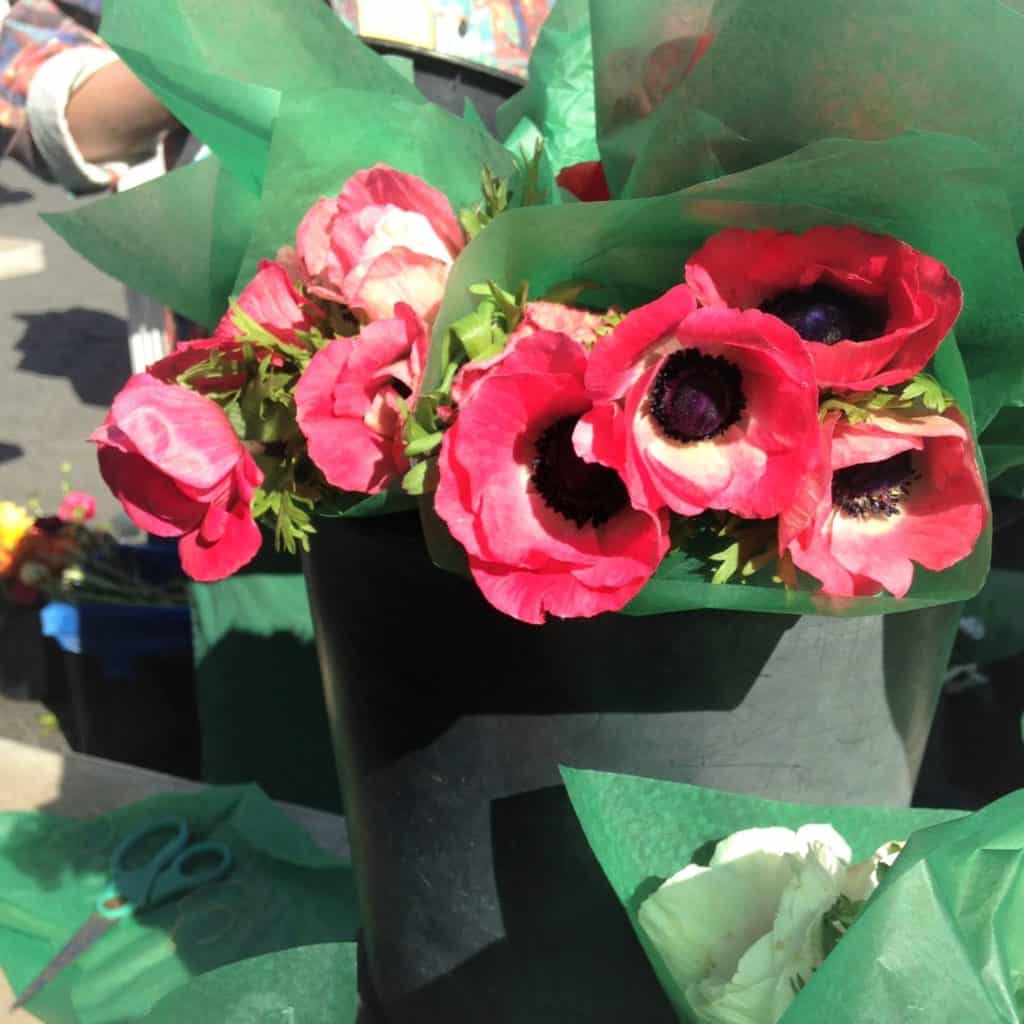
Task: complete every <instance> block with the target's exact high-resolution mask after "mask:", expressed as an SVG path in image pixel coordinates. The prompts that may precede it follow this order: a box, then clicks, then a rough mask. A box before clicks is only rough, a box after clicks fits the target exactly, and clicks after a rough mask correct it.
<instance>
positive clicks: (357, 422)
mask: <svg viewBox="0 0 1024 1024" xmlns="http://www.w3.org/2000/svg"><path fill="white" fill-rule="evenodd" d="M395 312H396V314H397V315H396V316H395V317H393V318H391V319H387V320H375V321H374V322H373V323H371V324H368V325H367V326H366V327H364V328H363V329H362V331H361V332H360V333H359V334H358V335H355V336H353V337H350V338H335V339H334V340H333V341H331V342H330V343H329V344H328V345H326V346H325V347H324V348H322V349H321V350H320V351H319V352H317V354H316V355H315V356H313V358H312V359H311V360H310V362H309V366H307V367H306V369H305V371H304V372H303V374H302V376H301V377H300V378H299V383H298V385H297V386H296V388H295V407H296V417H297V419H298V423H299V429H300V430H301V431H302V433H303V434H304V435H305V437H306V440H307V442H308V444H309V457H310V458H311V459H312V460H313V462H314V463H315V464H316V466H317V467H318V468H319V469H320V471H321V472H322V473H323V474H324V476H325V477H326V479H327V481H328V483H331V484H334V486H335V487H340V488H341V489H342V490H344V491H355V492H359V493H363V494H377V493H379V492H380V491H383V490H385V489H387V488H389V487H392V486H394V485H395V484H397V483H398V481H399V480H401V478H402V476H403V475H404V473H405V472H406V471H407V470H408V469H409V460H408V459H407V458H406V456H405V453H404V448H405V440H404V437H403V431H404V426H405V412H404V409H403V404H404V405H405V408H411V407H412V406H413V405H414V404H415V402H416V398H417V396H418V394H419V388H420V383H421V381H422V377H423V369H424V366H425V365H426V359H427V348H428V345H429V344H430V339H429V337H428V335H427V331H426V327H425V325H424V324H423V322H422V321H421V320H420V319H419V317H417V316H416V314H415V313H414V312H413V311H412V309H410V308H409V307H408V306H406V305H404V304H402V303H399V304H398V306H397V307H396V310H395Z"/></svg>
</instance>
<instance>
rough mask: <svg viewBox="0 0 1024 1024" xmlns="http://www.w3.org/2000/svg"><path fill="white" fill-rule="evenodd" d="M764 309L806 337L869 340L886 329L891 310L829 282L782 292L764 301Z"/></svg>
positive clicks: (832, 341)
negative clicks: (848, 292) (888, 311)
mask: <svg viewBox="0 0 1024 1024" xmlns="http://www.w3.org/2000/svg"><path fill="white" fill-rule="evenodd" d="M761 311H762V312H763V313H770V314H771V315H772V316H777V317H778V318H779V319H780V320H783V321H785V322H786V323H787V324H789V326H790V327H792V328H793V330H794V331H796V333H797V334H799V335H800V337H801V338H803V339H804V341H818V342H821V343H822V344H824V345H834V344H835V343H836V342H837V341H843V340H846V341H870V340H871V339H872V338H878V337H881V335H883V334H884V333H885V324H886V320H887V319H888V313H887V312H886V309H885V307H884V306H883V305H882V304H881V303H877V302H871V301H870V300H868V299H864V298H862V297H861V296H859V295H849V294H847V293H846V292H841V291H839V289H838V288H833V287H831V286H830V285H827V284H816V285H812V286H811V287H810V288H802V289H798V290H794V291H789V292H782V293H781V294H780V295H776V296H775V297H774V298H772V299H768V300H767V301H766V302H762V303H761Z"/></svg>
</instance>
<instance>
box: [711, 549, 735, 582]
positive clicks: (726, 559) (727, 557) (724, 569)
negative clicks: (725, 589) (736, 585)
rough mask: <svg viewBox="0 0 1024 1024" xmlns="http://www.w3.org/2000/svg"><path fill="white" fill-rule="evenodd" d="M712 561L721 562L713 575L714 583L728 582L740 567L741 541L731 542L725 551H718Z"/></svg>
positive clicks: (712, 580) (712, 556)
mask: <svg viewBox="0 0 1024 1024" xmlns="http://www.w3.org/2000/svg"><path fill="white" fill-rule="evenodd" d="M710 561H712V562H718V563H720V564H719V566H718V568H717V569H716V570H715V572H714V574H713V575H712V577H711V582H712V583H728V582H729V580H731V579H732V578H733V576H735V575H736V573H737V572H738V571H739V568H740V542H739V541H736V542H735V543H733V544H730V545H729V546H728V547H727V548H726V549H725V550H724V551H716V552H715V554H713V555H711V557H710Z"/></svg>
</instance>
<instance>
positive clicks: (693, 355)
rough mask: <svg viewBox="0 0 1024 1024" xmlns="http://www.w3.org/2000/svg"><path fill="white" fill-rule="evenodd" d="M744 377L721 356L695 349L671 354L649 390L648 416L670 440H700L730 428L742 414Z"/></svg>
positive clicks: (737, 368)
mask: <svg viewBox="0 0 1024 1024" xmlns="http://www.w3.org/2000/svg"><path fill="white" fill-rule="evenodd" d="M742 383H743V376H742V374H741V373H740V369H739V367H738V366H735V365H734V364H733V363H730V362H729V360H728V359H723V358H722V357H721V356H706V355H703V354H701V353H700V352H698V351H697V350H696V349H695V348H687V349H683V350H682V351H680V352H673V353H672V355H670V356H669V357H668V359H666V360H665V362H664V363H662V364H661V369H660V370H659V371H658V374H657V376H656V377H655V378H654V386H653V387H652V388H651V415H652V416H653V417H654V419H655V421H656V422H657V424H658V426H659V427H661V430H662V433H663V434H665V436H666V437H670V438H672V440H673V441H703V440H705V439H706V438H709V437H715V436H716V435H718V434H721V433H722V432H723V431H724V430H727V429H728V428H729V427H731V426H732V425H733V424H734V423H735V422H736V421H737V420H738V419H739V418H740V413H741V412H743V407H744V405H745V404H746V400H745V399H744V397H743V388H742Z"/></svg>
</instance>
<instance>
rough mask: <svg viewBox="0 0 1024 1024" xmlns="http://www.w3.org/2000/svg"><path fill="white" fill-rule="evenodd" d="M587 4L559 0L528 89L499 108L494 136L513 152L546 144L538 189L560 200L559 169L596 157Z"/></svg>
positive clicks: (540, 39)
mask: <svg viewBox="0 0 1024 1024" xmlns="http://www.w3.org/2000/svg"><path fill="white" fill-rule="evenodd" d="M594 102H595V100H594V59H593V51H592V49H591V45H590V17H589V2H588V0H559V2H558V3H557V4H556V5H555V6H554V7H553V8H552V10H551V13H550V14H549V15H548V17H547V20H546V21H545V22H544V27H543V28H542V29H541V33H540V36H539V37H538V39H537V43H536V45H535V46H534V48H533V52H532V53H531V54H530V70H529V76H528V79H527V84H526V86H525V87H524V88H523V89H522V91H521V92H519V93H518V95H516V96H513V97H512V98H511V99H510V100H507V101H506V102H505V103H504V104H503V105H502V106H501V107H500V108H499V110H498V134H499V135H500V136H501V138H502V139H503V140H504V142H505V145H506V146H507V147H508V148H509V149H510V150H512V152H519V151H520V150H525V152H526V153H527V154H529V153H532V151H533V146H534V145H535V143H536V140H537V139H543V140H544V151H543V154H542V156H541V168H540V170H541V175H540V186H541V187H542V188H543V189H545V190H546V191H547V194H548V199H549V200H550V201H551V202H559V201H561V198H562V197H561V192H560V190H559V188H558V186H557V185H556V184H555V176H556V175H557V174H558V172H559V171H560V170H562V168H563V167H569V166H571V165H572V164H576V163H582V162H583V161H588V160H597V159H599V156H600V154H599V153H598V149H597V129H596V117H595V112H594Z"/></svg>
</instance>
